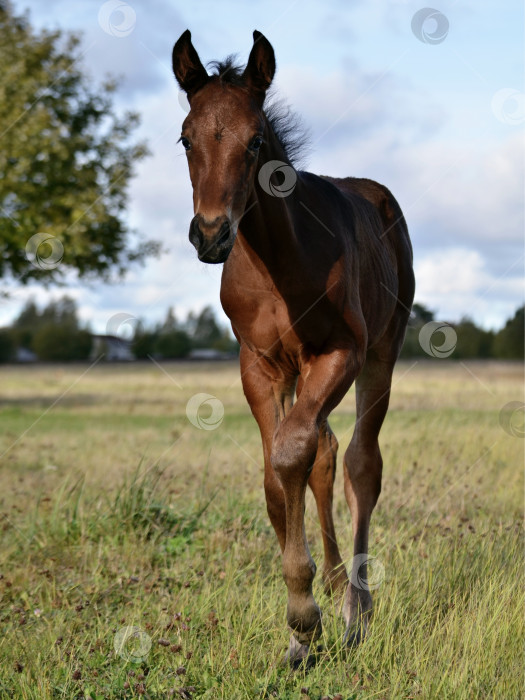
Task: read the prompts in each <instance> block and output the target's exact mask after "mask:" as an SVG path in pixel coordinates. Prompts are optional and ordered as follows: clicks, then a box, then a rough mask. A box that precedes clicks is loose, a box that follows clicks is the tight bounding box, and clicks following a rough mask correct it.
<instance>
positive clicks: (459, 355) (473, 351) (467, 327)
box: [454, 317, 494, 360]
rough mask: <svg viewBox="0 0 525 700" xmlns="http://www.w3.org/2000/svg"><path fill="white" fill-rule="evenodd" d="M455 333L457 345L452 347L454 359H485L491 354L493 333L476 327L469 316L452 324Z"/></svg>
mask: <svg viewBox="0 0 525 700" xmlns="http://www.w3.org/2000/svg"><path fill="white" fill-rule="evenodd" d="M454 329H455V331H456V334H457V346H456V348H455V349H454V359H457V360H460V359H466V358H479V359H485V358H487V357H491V355H492V344H493V341H494V334H493V333H492V331H485V330H483V328H478V327H477V326H476V324H475V323H474V322H473V321H472V320H471V319H469V318H467V317H465V318H462V319H461V321H460V322H459V323H458V324H456V325H455V326H454Z"/></svg>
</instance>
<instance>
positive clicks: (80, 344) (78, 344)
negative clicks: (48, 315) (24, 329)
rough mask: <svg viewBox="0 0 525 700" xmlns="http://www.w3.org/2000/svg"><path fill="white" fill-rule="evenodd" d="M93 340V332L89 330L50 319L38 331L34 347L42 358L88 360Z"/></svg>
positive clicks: (56, 360)
mask: <svg viewBox="0 0 525 700" xmlns="http://www.w3.org/2000/svg"><path fill="white" fill-rule="evenodd" d="M92 342H93V341H92V338H91V333H89V332H88V331H87V330H83V329H79V328H74V327H72V326H71V325H69V324H64V323H59V322H56V321H49V322H47V323H44V325H42V326H40V328H39V329H38V330H37V331H36V333H35V336H34V338H33V343H32V349H33V350H34V351H35V353H36V354H37V355H38V358H39V359H40V360H46V361H51V362H68V361H71V360H87V359H88V357H89V354H90V352H91V347H92Z"/></svg>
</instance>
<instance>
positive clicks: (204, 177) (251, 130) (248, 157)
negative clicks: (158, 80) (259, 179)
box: [173, 30, 275, 263]
mask: <svg viewBox="0 0 525 700" xmlns="http://www.w3.org/2000/svg"><path fill="white" fill-rule="evenodd" d="M253 39H254V43H253V47H252V50H251V52H250V57H249V59H248V63H247V65H246V68H245V70H244V72H243V73H242V74H238V73H237V72H235V73H232V74H231V75H230V76H228V75H222V76H221V75H213V76H209V75H208V73H207V72H206V70H205V68H204V66H203V65H202V63H201V61H200V59H199V56H198V55H197V52H196V51H195V48H194V47H193V44H192V43H191V34H190V32H189V31H188V30H186V31H185V32H184V34H182V36H181V37H180V38H179V40H178V41H177V43H176V44H175V46H174V48H173V72H174V73H175V77H176V78H177V81H178V83H179V85H180V87H181V88H182V89H183V90H184V91H185V92H186V94H187V96H188V101H189V103H190V107H191V109H190V112H189V114H188V116H187V117H186V119H185V120H184V123H183V125H182V135H181V142H182V145H183V146H184V148H185V149H186V154H187V157H188V166H189V170H190V178H191V183H192V185H193V209H194V213H195V216H194V217H193V219H192V222H191V224H190V241H191V242H192V243H193V245H194V246H195V248H196V249H197V253H198V255H199V259H200V260H202V261H203V262H208V263H221V262H224V261H225V260H226V258H227V257H228V255H229V253H230V251H231V249H232V246H233V243H234V241H235V236H236V233H237V224H238V221H239V219H240V218H241V217H242V214H243V212H244V209H245V206H246V201H247V199H248V195H249V193H250V190H251V188H252V186H253V180H254V176H255V169H256V164H257V158H258V153H259V149H260V147H261V144H262V143H263V134H264V128H265V120H264V115H263V111H262V106H263V102H264V97H265V94H266V90H267V89H268V87H269V86H270V83H271V82H272V79H273V76H274V73H275V56H274V52H273V48H272V46H271V44H270V43H269V41H268V40H267V39H266V38H265V37H264V36H263V35H262V34H261V33H260V32H257V31H255V32H254V33H253ZM227 65H229V64H227ZM226 70H232V69H231V68H230V69H228V68H226Z"/></svg>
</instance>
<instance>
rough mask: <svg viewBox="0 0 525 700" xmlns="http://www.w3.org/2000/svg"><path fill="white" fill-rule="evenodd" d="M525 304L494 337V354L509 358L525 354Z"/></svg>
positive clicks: (517, 358) (521, 357)
mask: <svg viewBox="0 0 525 700" xmlns="http://www.w3.org/2000/svg"><path fill="white" fill-rule="evenodd" d="M524 317H525V306H520V308H519V309H517V311H516V313H515V314H514V316H513V318H510V319H509V320H508V321H507V323H506V324H505V326H504V328H502V329H501V330H500V331H499V333H497V335H496V337H495V338H494V354H495V355H496V357H501V358H504V359H508V360H523V358H524V356H525V318H524Z"/></svg>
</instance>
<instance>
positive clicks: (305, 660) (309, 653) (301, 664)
mask: <svg viewBox="0 0 525 700" xmlns="http://www.w3.org/2000/svg"><path fill="white" fill-rule="evenodd" d="M321 650H322V647H321V646H318V647H317V648H316V649H315V650H314V649H312V647H310V646H308V645H307V644H301V643H300V642H298V641H297V639H296V638H295V637H294V636H293V634H292V636H291V638H290V646H289V647H288V651H287V652H286V654H285V656H284V659H283V663H284V664H286V666H290V667H291V668H292V669H293V670H294V671H297V670H298V669H300V668H301V669H309V668H312V667H313V666H315V664H316V663H317V652H320V651H321Z"/></svg>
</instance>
